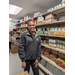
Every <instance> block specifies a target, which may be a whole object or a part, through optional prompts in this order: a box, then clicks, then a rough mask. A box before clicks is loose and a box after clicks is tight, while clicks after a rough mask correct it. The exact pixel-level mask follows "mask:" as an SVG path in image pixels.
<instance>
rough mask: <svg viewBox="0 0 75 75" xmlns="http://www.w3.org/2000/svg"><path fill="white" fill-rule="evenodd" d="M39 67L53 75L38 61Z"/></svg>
mask: <svg viewBox="0 0 75 75" xmlns="http://www.w3.org/2000/svg"><path fill="white" fill-rule="evenodd" d="M39 67H40V68H41V69H42V70H44V71H45V72H46V73H47V74H49V75H53V74H52V73H51V72H50V71H49V70H47V69H46V68H45V67H44V66H42V65H41V64H40V63H39Z"/></svg>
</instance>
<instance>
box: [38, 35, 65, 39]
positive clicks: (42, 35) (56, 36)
mask: <svg viewBox="0 0 75 75" xmlns="http://www.w3.org/2000/svg"><path fill="white" fill-rule="evenodd" d="M39 35H40V36H48V37H61V38H65V36H57V35H46V34H39Z"/></svg>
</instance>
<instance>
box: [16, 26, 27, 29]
mask: <svg viewBox="0 0 75 75" xmlns="http://www.w3.org/2000/svg"><path fill="white" fill-rule="evenodd" d="M20 28H27V26H24V27H16V28H15V29H20Z"/></svg>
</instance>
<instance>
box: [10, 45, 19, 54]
mask: <svg viewBox="0 0 75 75" xmlns="http://www.w3.org/2000/svg"><path fill="white" fill-rule="evenodd" d="M11 50H12V51H11V52H12V53H18V45H17V44H13V45H11Z"/></svg>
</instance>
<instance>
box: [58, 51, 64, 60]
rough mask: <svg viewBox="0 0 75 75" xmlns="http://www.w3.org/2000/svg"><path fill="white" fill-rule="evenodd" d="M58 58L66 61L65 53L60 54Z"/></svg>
mask: <svg viewBox="0 0 75 75" xmlns="http://www.w3.org/2000/svg"><path fill="white" fill-rule="evenodd" d="M58 56H59V58H60V59H62V60H65V54H64V53H61V52H59V53H58Z"/></svg>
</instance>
